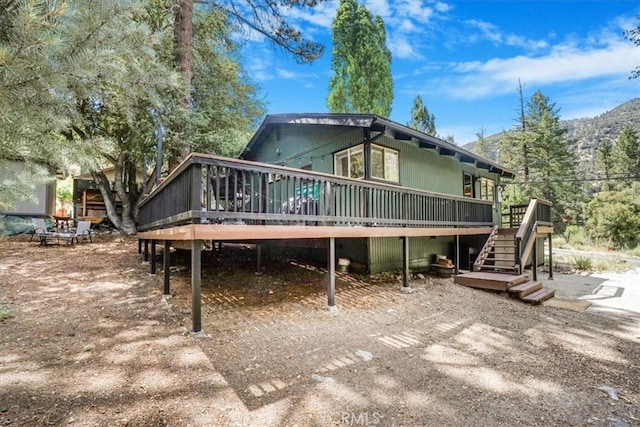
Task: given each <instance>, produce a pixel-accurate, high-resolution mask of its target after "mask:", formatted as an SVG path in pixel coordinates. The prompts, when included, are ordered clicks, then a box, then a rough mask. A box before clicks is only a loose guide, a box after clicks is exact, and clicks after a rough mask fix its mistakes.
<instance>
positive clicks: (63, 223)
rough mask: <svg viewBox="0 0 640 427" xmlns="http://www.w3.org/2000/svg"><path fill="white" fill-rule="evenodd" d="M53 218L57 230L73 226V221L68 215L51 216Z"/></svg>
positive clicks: (68, 228)
mask: <svg viewBox="0 0 640 427" xmlns="http://www.w3.org/2000/svg"><path fill="white" fill-rule="evenodd" d="M53 219H54V220H55V222H56V230H58V231H63V230H67V231H68V230H70V229H71V228H72V227H73V226H74V221H73V218H71V217H70V216H56V215H54V216H53Z"/></svg>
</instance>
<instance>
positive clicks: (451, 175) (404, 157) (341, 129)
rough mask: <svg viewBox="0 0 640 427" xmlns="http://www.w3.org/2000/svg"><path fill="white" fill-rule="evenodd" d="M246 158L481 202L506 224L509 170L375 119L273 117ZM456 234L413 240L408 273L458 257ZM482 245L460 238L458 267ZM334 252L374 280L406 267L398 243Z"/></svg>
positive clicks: (368, 242) (477, 239) (346, 245)
mask: <svg viewBox="0 0 640 427" xmlns="http://www.w3.org/2000/svg"><path fill="white" fill-rule="evenodd" d="M241 157H242V158H243V159H246V160H251V161H258V162H263V163H269V164H275V165H281V166H288V167H292V168H300V169H303V170H309V171H316V172H323V173H328V174H334V175H338V176H344V177H350V178H356V179H362V180H365V181H372V182H379V183H387V184H391V185H399V186H401V187H404V188H410V189H416V190H424V191H429V192H435V193H442V194H446V195H449V196H453V197H461V198H469V199H475V200H479V201H483V202H486V203H488V204H490V205H491V214H492V215H491V216H492V218H491V223H492V224H495V225H499V224H500V222H501V203H500V193H499V189H500V184H501V183H502V180H505V179H511V178H513V177H514V173H513V172H512V171H510V170H508V169H507V168H505V167H504V166H500V165H498V164H497V163H494V162H492V161H490V160H487V159H484V158H482V157H480V156H478V155H477V154H474V153H471V152H469V151H467V150H464V149H462V148H460V147H458V146H455V145H452V144H450V143H447V142H445V141H442V140H440V139H438V138H435V137H432V136H430V135H426V134H424V133H422V132H419V131H416V130H414V129H411V128H408V127H406V126H404V125H401V124H399V123H396V122H393V121H390V120H387V119H384V118H382V117H379V116H376V115H373V114H278V115H268V116H267V117H266V119H265V120H264V122H263V123H262V125H261V126H260V128H259V129H258V131H257V132H256V133H255V135H254V136H253V138H252V139H251V141H250V142H249V144H248V145H247V147H246V150H245V152H244V153H243V154H242V156H241ZM454 232H455V230H453V231H452V234H451V235H448V236H438V237H434V236H423V237H415V238H411V239H410V253H411V257H410V259H409V263H410V268H411V269H413V270H420V269H426V268H427V267H428V266H429V265H430V264H431V262H432V261H433V260H434V258H435V256H436V255H437V254H441V255H446V256H448V257H449V258H453V257H454V248H453V246H454V244H455V237H454V234H453V233H454ZM485 240H486V235H477V236H473V235H470V236H465V237H464V238H462V240H461V242H460V244H461V246H462V255H461V259H460V262H459V264H460V267H461V268H464V269H469V259H470V255H471V258H473V255H474V253H477V252H478V251H479V249H480V248H481V247H482V245H483V244H484V241H485ZM297 242H299V243H302V242H300V241H297ZM287 246H288V247H290V246H291V242H288V243H287ZM311 246H312V245H311ZM336 251H337V253H338V256H339V257H348V258H351V261H352V262H353V263H355V265H356V266H361V268H362V269H364V270H366V271H368V272H370V273H378V272H381V271H388V270H393V269H399V268H401V267H402V245H401V242H400V241H399V239H398V238H395V237H386V238H378V237H371V238H363V239H339V240H338V241H336ZM307 254H309V255H311V254H313V252H312V251H311V250H309V251H307ZM471 262H473V259H471Z"/></svg>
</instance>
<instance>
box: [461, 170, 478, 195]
mask: <svg viewBox="0 0 640 427" xmlns="http://www.w3.org/2000/svg"><path fill="white" fill-rule="evenodd" d="M462 180H463V181H462V190H463V193H462V194H463V195H464V197H474V196H475V192H474V191H473V190H474V189H473V176H472V175H471V174H468V173H465V174H464V175H463V178H462Z"/></svg>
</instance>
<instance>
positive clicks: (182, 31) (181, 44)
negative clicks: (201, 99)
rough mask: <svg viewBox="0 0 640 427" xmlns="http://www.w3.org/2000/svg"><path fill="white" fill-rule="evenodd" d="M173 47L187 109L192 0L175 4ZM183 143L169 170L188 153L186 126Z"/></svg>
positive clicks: (189, 90) (189, 77)
mask: <svg viewBox="0 0 640 427" xmlns="http://www.w3.org/2000/svg"><path fill="white" fill-rule="evenodd" d="M173 25H174V27H173V35H174V48H173V56H174V61H175V66H176V68H177V69H178V71H179V72H180V75H181V76H182V80H183V84H184V88H183V94H182V100H181V104H182V107H183V108H185V109H187V110H188V109H189V103H190V101H191V80H192V75H193V71H192V66H193V55H192V52H191V37H192V35H193V0H181V1H180V2H179V3H178V4H177V5H176V6H175V12H174V24H173ZM182 136H183V141H184V142H183V145H182V146H181V147H180V148H179V149H178V150H176V152H173V153H171V154H170V156H169V171H172V170H173V169H175V168H176V167H177V166H178V164H179V163H180V162H181V161H182V160H183V159H184V158H185V157H186V156H187V155H188V154H189V151H190V147H189V142H188V141H189V139H188V135H187V128H186V127H185V128H184V129H182Z"/></svg>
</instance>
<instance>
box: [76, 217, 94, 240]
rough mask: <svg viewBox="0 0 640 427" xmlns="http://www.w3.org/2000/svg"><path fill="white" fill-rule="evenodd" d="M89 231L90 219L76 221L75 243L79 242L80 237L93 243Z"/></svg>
mask: <svg viewBox="0 0 640 427" xmlns="http://www.w3.org/2000/svg"><path fill="white" fill-rule="evenodd" d="M91 233H92V231H91V221H78V226H77V227H76V232H75V237H76V243H80V238H82V239H84V240H87V239H89V242H90V243H93V239H92V238H91Z"/></svg>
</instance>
